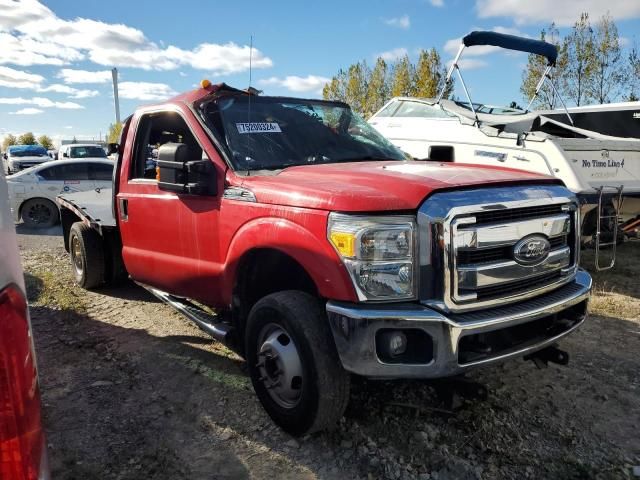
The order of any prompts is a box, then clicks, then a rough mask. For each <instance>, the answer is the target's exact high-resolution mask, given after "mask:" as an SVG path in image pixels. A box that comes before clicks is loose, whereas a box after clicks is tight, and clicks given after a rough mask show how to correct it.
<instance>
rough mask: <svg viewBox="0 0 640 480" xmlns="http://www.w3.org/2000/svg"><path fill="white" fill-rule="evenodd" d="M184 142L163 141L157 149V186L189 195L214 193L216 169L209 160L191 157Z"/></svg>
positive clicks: (215, 191)
mask: <svg viewBox="0 0 640 480" xmlns="http://www.w3.org/2000/svg"><path fill="white" fill-rule="evenodd" d="M192 156H193V153H192V150H191V149H190V148H189V146H188V145H187V144H185V143H165V144H164V145H162V146H161V147H160V148H159V149H158V170H159V172H158V173H159V180H158V188H159V189H160V190H165V191H169V192H177V193H186V194H190V195H216V194H217V193H218V189H217V186H218V185H217V178H216V169H215V167H214V165H213V163H211V161H209V160H202V159H197V160H196V159H193V158H192Z"/></svg>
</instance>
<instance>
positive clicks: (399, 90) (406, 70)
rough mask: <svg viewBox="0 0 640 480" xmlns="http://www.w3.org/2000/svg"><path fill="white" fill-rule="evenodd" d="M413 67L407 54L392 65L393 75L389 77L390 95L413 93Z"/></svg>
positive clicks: (400, 95) (398, 95)
mask: <svg viewBox="0 0 640 480" xmlns="http://www.w3.org/2000/svg"><path fill="white" fill-rule="evenodd" d="M413 70H414V67H413V65H411V62H410V61H409V56H408V55H405V56H404V57H402V58H401V59H399V60H398V61H397V62H396V64H395V65H394V66H393V76H392V79H391V96H392V97H409V96H412V95H413V94H414V91H415V88H414V85H413V77H414V74H413Z"/></svg>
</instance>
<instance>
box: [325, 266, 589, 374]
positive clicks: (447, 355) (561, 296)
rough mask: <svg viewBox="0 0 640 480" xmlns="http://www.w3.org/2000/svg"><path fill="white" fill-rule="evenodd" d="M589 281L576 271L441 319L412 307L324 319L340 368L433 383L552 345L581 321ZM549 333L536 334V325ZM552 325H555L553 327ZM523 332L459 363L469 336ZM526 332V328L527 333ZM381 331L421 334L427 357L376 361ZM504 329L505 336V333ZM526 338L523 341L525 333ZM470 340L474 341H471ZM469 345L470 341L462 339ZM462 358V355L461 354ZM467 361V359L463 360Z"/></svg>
mask: <svg viewBox="0 0 640 480" xmlns="http://www.w3.org/2000/svg"><path fill="white" fill-rule="evenodd" d="M590 291H591V277H590V276H589V274H588V273H587V272H585V271H584V270H578V273H577V275H576V277H575V279H574V280H573V281H572V282H570V283H568V284H566V285H564V286H562V287H560V288H558V289H557V290H554V291H552V292H548V293H546V294H543V295H540V296H538V297H535V298H533V299H530V300H527V301H524V302H520V303H516V304H513V305H508V306H504V307H499V308H493V309H488V310H480V311H475V312H469V313H464V314H443V313H441V312H438V311H436V310H434V309H430V308H428V307H424V306H422V305H419V304H416V303H408V304H393V305H390V304H385V305H358V304H350V303H342V302H333V301H329V302H328V303H327V313H328V317H329V324H330V326H331V330H332V332H333V337H334V340H335V344H336V347H337V350H338V354H339V356H340V360H341V361H342V365H343V366H344V368H345V369H346V370H348V371H350V372H352V373H355V374H358V375H363V376H366V377H371V378H437V377H446V376H451V375H456V374H459V373H462V372H464V371H466V370H469V369H471V368H473V367H477V366H480V365H486V364H491V363H495V362H499V361H502V360H505V359H508V358H511V357H519V356H523V355H526V354H529V353H532V352H535V351H537V350H540V349H542V348H544V347H546V346H548V345H551V344H553V343H555V342H557V341H558V340H559V339H560V338H562V337H564V336H565V335H568V334H569V333H571V332H572V331H573V330H575V329H576V328H578V327H579V326H580V325H581V324H582V322H583V321H584V319H585V318H586V307H587V302H588V298H589V294H590ZM536 321H538V322H541V323H539V324H540V325H549V323H546V322H555V323H554V325H555V326H554V327H553V328H546V329H543V328H540V329H539V330H540V331H536V326H537V325H538V324H537V323H533V322H536ZM556 324H557V325H556ZM516 326H520V328H519V330H518V332H520V333H519V334H518V335H519V336H520V337H522V333H521V332H525V338H519V340H520V341H519V342H516V343H514V344H513V345H511V346H507V347H506V348H501V349H495V350H494V351H493V352H492V353H489V354H486V355H485V356H484V357H482V358H477V359H469V358H465V359H464V360H463V359H462V353H463V352H462V349H461V340H463V339H464V338H465V337H467V336H470V335H481V336H480V337H478V338H484V337H482V334H484V335H486V336H489V337H490V336H491V334H492V333H498V335H497V336H496V337H499V336H500V335H502V334H503V333H505V334H506V333H508V332H515V329H514V328H513V327H516ZM530 326H532V327H530ZM381 329H388V330H403V329H406V330H407V331H412V330H422V331H423V332H424V333H426V334H427V335H428V337H426V336H424V335H423V334H421V338H430V339H431V344H430V345H429V348H432V355H431V357H432V358H430V360H429V361H428V362H427V363H415V362H413V363H411V362H408V363H391V362H383V361H382V360H380V358H379V355H378V352H377V351H376V334H377V332H378V331H379V330H381ZM507 329H510V330H507ZM530 330H531V331H532V333H531V334H530V335H529V336H528V337H526V332H529V331H530ZM473 338H474V339H475V338H476V337H473ZM492 338H493V337H492ZM468 340H470V339H468ZM465 355H467V353H465ZM467 357H468V355H467Z"/></svg>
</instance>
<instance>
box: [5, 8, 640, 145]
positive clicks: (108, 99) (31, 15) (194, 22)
mask: <svg viewBox="0 0 640 480" xmlns="http://www.w3.org/2000/svg"><path fill="white" fill-rule="evenodd" d="M582 11H588V12H589V13H590V15H591V18H592V19H594V18H597V17H599V16H601V15H603V14H605V13H607V12H608V13H610V14H611V16H612V17H613V18H614V20H615V21H616V23H617V25H618V28H619V30H620V35H621V37H622V42H623V44H624V45H631V44H632V43H633V42H636V41H640V39H638V38H636V36H640V0H535V1H531V0H395V1H391V0H368V1H365V0H351V1H348V2H347V1H344V0H342V1H335V0H324V1H322V2H315V1H313V2H302V1H294V0H282V1H278V0H272V1H264V0H263V1H254V0H244V1H242V2H229V1H226V2H222V1H218V0H208V1H205V0H180V1H178V2H175V3H174V4H173V6H172V3H170V2H167V1H162V2H158V1H154V2H152V1H150V0H127V1H124V0H109V1H104V0H84V1H69V0H65V1H62V0H56V1H54V0H51V1H46V2H38V1H36V0H17V1H16V0H0V137H3V136H4V135H6V134H8V133H13V134H21V133H23V132H25V131H32V132H34V133H35V134H36V135H41V134H46V135H49V136H51V137H52V138H54V140H55V141H59V140H60V139H69V138H73V137H74V136H75V137H76V138H77V139H98V138H99V137H100V135H102V136H104V135H105V132H106V131H107V128H108V126H109V124H110V123H112V122H113V121H114V118H115V115H114V106H113V90H112V84H111V69H112V68H113V67H117V68H118V71H119V81H120V89H119V94H120V109H121V117H122V118H124V117H125V116H127V115H128V114H130V113H131V112H133V110H134V109H135V107H136V106H137V105H140V104H147V103H156V102H158V101H162V100H164V99H166V98H169V97H171V96H173V95H174V94H176V93H178V92H182V91H185V90H190V89H193V88H196V87H197V85H198V84H199V82H200V81H201V80H202V79H204V78H207V79H209V80H211V82H213V83H218V82H226V83H228V84H230V85H232V86H235V87H239V88H245V87H247V86H248V85H249V76H250V75H249V57H250V55H249V52H250V38H251V36H253V50H252V52H253V54H252V55H251V57H252V69H251V84H252V85H253V86H254V87H256V88H259V89H261V90H263V91H264V93H265V94H267V95H291V96H299V97H311V98H313V97H320V96H321V90H322V86H323V85H324V83H325V82H326V81H327V80H328V79H329V78H331V76H333V75H334V74H335V73H336V72H337V71H338V69H340V68H346V67H348V66H349V65H350V64H352V63H355V62H357V61H360V60H366V61H367V62H368V63H369V64H370V65H372V64H373V63H374V62H375V59H376V57H377V56H379V55H381V56H383V58H385V59H386V60H389V61H393V60H395V59H396V58H397V57H398V56H401V55H404V54H405V53H407V54H408V55H409V57H410V58H411V59H412V61H414V62H415V60H416V59H417V55H418V52H419V50H420V49H421V48H425V49H427V48H431V47H436V48H437V49H438V50H439V51H440V52H441V54H442V56H443V59H444V60H445V61H451V59H452V58H453V56H454V55H455V53H456V51H457V48H458V46H459V44H460V38H461V37H462V36H463V35H465V34H466V33H468V32H470V31H472V30H479V29H481V30H494V31H498V32H504V33H512V34H517V35H523V36H529V37H538V36H539V33H540V30H541V29H542V28H543V27H545V26H547V25H548V24H549V23H550V22H552V21H554V22H556V24H557V25H558V26H560V28H561V34H564V33H566V31H567V29H568V28H569V27H570V26H571V25H572V24H573V22H575V20H576V19H577V18H578V16H579V14H580V12H582ZM636 32H637V33H636ZM525 63H526V56H525V55H524V54H514V53H513V52H504V51H497V50H496V49H493V48H486V47H476V48H475V49H474V48H471V49H467V50H466V51H465V53H464V54H463V59H462V62H461V69H462V73H463V75H464V78H465V82H466V83H467V86H468V87H469V90H470V92H471V96H472V98H473V100H474V101H478V102H481V103H489V104H496V105H504V104H508V103H509V102H511V101H512V100H515V101H517V102H519V103H522V102H523V100H522V96H521V94H520V92H519V87H520V80H521V75H522V70H523V68H524V65H525ZM457 94H458V95H459V96H461V92H457Z"/></svg>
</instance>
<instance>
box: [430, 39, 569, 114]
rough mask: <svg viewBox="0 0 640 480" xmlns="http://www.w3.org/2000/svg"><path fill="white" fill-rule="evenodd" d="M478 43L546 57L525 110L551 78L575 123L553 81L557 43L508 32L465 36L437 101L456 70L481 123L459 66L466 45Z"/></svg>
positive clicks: (552, 86) (555, 92) (556, 92)
mask: <svg viewBox="0 0 640 480" xmlns="http://www.w3.org/2000/svg"><path fill="white" fill-rule="evenodd" d="M478 45H491V46H494V47H500V48H505V49H507V50H516V51H519V52H527V53H533V54H535V55H540V56H542V57H545V58H546V59H547V67H546V68H545V70H544V72H543V74H542V77H541V78H540V80H539V81H538V83H537V85H536V90H535V93H534V94H533V96H532V97H531V100H530V101H529V104H528V105H527V108H526V110H525V111H526V112H528V111H529V108H531V104H532V103H533V101H534V100H535V98H536V97H537V96H538V94H539V93H540V90H541V89H542V87H543V85H544V82H545V81H546V80H549V84H550V85H551V88H552V89H553V93H554V95H557V96H558V98H559V99H560V102H562V106H563V107H564V109H565V111H566V114H567V117H569V121H570V122H571V124H572V125H573V120H572V119H571V115H569V112H568V111H567V107H566V105H565V103H564V100H562V97H561V96H560V94H559V93H558V91H557V90H556V87H555V85H554V84H553V82H552V81H551V76H550V73H551V69H552V68H553V67H555V65H556V60H557V58H558V48H557V47H556V46H555V45H553V44H551V43H548V42H545V41H542V40H533V39H531V38H524V37H518V36H515V35H508V34H506V33H497V32H483V31H476V32H471V33H469V34H468V35H466V36H465V37H463V38H462V44H461V45H460V48H459V49H458V53H457V54H456V56H455V58H454V60H453V63H452V64H451V66H450V67H449V70H448V71H447V77H446V80H445V83H444V85H443V87H442V90H441V91H440V94H439V95H438V98H437V99H436V103H440V101H441V100H442V97H443V95H444V92H445V91H446V89H447V87H448V86H449V84H450V83H451V77H452V76H453V71H454V70H455V71H456V72H457V74H458V78H459V79H460V83H461V84H462V89H463V90H464V93H465V96H466V97H467V101H468V103H469V108H470V110H471V111H472V112H473V115H474V117H475V121H476V124H479V123H480V121H479V119H478V112H477V111H476V108H475V106H474V103H473V102H472V101H471V97H470V96H469V91H468V90H467V86H466V84H465V83H464V79H463V78H462V74H461V73H460V67H459V66H458V61H459V60H460V57H461V55H462V52H463V51H464V49H465V48H466V47H474V46H478Z"/></svg>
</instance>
